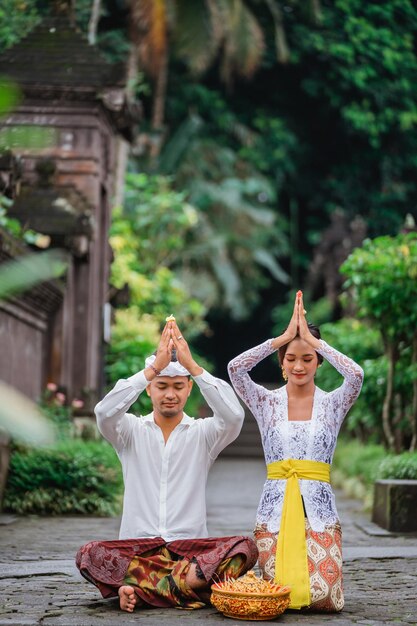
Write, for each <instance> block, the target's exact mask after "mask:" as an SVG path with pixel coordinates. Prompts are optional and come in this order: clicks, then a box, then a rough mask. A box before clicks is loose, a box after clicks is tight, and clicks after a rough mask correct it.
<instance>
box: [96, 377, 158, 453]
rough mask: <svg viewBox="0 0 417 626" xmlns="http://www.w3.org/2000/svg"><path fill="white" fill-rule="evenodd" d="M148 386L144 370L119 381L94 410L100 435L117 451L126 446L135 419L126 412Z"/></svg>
mask: <svg viewBox="0 0 417 626" xmlns="http://www.w3.org/2000/svg"><path fill="white" fill-rule="evenodd" d="M148 384H149V383H148V381H147V380H146V378H145V374H144V370H142V371H141V372H138V373H137V374H134V375H133V376H131V377H130V378H127V379H122V380H119V381H118V382H117V383H116V386H115V387H114V388H113V389H112V390H111V391H109V393H108V394H107V395H106V396H105V397H104V398H103V400H101V402H99V403H98V404H97V406H96V407H95V409H94V412H95V414H96V418H97V427H98V429H99V431H100V433H101V434H102V435H103V437H105V438H106V439H107V441H109V442H110V443H111V444H112V445H113V446H114V447H115V448H116V450H117V451H120V450H121V449H122V448H124V446H126V445H127V443H128V441H129V436H130V433H131V430H132V427H133V423H134V420H136V419H137V418H136V417H135V416H134V415H131V414H129V413H127V411H128V410H129V408H130V406H131V405H132V404H133V403H134V402H135V401H136V400H137V398H138V397H139V395H140V394H141V393H142V391H144V389H145V388H146V386H147V385H148Z"/></svg>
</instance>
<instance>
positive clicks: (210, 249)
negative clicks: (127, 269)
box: [160, 83, 291, 319]
mask: <svg viewBox="0 0 417 626" xmlns="http://www.w3.org/2000/svg"><path fill="white" fill-rule="evenodd" d="M177 87H178V91H177V92H176V93H175V95H174V96H172V97H171V98H170V100H169V105H168V110H169V115H174V116H175V122H174V123H176V131H175V133H174V134H173V136H172V138H171V139H170V141H169V142H168V144H167V146H166V147H165V149H164V151H163V153H162V155H161V159H160V167H161V168H162V170H163V171H170V172H174V180H175V186H176V187H177V188H180V189H183V190H185V191H186V193H187V198H188V199H189V201H190V202H191V203H192V204H193V206H194V207H195V208H196V209H197V211H198V217H199V225H198V228H196V229H194V230H193V231H192V233H191V234H190V237H189V238H188V240H187V250H186V253H185V254H183V256H182V259H181V263H180V264H179V265H178V268H177V272H179V275H180V277H181V279H182V280H183V282H185V284H187V286H188V287H189V289H190V291H191V293H193V294H194V295H195V296H196V297H197V298H198V299H199V300H201V301H203V302H205V303H206V305H207V306H209V307H218V308H222V309H223V308H224V309H226V310H227V312H228V313H230V314H231V315H232V317H233V318H234V319H242V318H244V317H247V316H248V314H249V313H250V311H251V309H252V308H253V306H254V305H255V304H256V303H257V302H258V299H259V292H260V291H261V289H262V288H264V287H267V286H269V285H270V284H271V282H272V281H273V280H275V281H277V282H280V283H284V284H286V283H287V282H288V275H287V274H286V272H285V271H284V269H283V268H282V266H281V264H280V261H279V259H280V258H281V257H282V256H284V254H285V253H286V252H287V251H288V235H287V231H288V226H287V223H286V220H285V219H284V218H283V217H282V215H280V214H279V213H278V212H277V211H276V200H277V192H276V185H277V183H276V181H275V180H272V181H271V180H269V179H268V178H267V177H266V176H264V174H263V172H262V171H261V170H260V169H259V167H258V161H260V160H261V159H262V158H265V154H266V153H268V152H269V151H270V150H271V146H270V145H269V146H268V147H265V145H264V143H263V142H262V139H261V137H262V132H263V130H264V129H263V128H262V124H261V121H259V127H257V128H252V127H250V126H249V125H247V124H244V123H242V120H241V119H239V117H238V116H237V115H236V113H235V112H234V111H233V109H232V107H231V105H230V103H228V102H227V101H226V100H225V98H224V97H222V95H221V94H220V93H219V92H218V91H217V90H214V89H209V88H208V87H206V86H203V85H200V84H199V85H197V84H187V83H185V84H184V85H182V84H178V85H177ZM190 110H191V111H192V114H191V115H190V114H189V111H190ZM272 125H273V122H272ZM277 125H279V121H277ZM284 134H285V133H284V131H283V132H282V135H284ZM287 135H290V133H289V132H287ZM288 143H289V144H290V143H291V137H289V138H288ZM278 144H281V147H280V154H279V155H278V152H279V148H278ZM288 151H289V148H288V150H287V146H286V145H284V143H283V142H282V136H280V138H277V140H276V145H275V152H274V154H275V155H276V160H279V159H280V163H281V165H282V164H283V163H284V162H285V156H287V153H288ZM276 178H277V180H278V175H277V177H276Z"/></svg>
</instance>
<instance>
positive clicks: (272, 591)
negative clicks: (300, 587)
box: [211, 571, 291, 621]
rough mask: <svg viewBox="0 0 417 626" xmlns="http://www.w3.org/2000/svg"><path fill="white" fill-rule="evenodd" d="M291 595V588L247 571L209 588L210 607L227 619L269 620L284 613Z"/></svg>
mask: <svg viewBox="0 0 417 626" xmlns="http://www.w3.org/2000/svg"><path fill="white" fill-rule="evenodd" d="M290 593H291V589H290V587H283V586H282V585H278V584H276V583H272V582H269V581H267V580H263V579H262V578H257V576H256V574H255V572H253V571H250V572H248V573H247V574H246V575H245V576H242V577H241V578H238V579H237V580H226V581H224V582H219V583H215V584H214V585H212V587H211V603H212V604H213V605H214V606H215V607H216V609H217V610H218V611H220V612H221V613H223V615H225V616H226V617H233V618H234V619H243V620H258V621H261V620H269V619H274V618H275V617H278V615H281V613H283V612H284V611H285V609H286V608H287V607H288V605H289V603H290Z"/></svg>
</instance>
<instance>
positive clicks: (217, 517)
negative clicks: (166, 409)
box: [0, 458, 417, 626]
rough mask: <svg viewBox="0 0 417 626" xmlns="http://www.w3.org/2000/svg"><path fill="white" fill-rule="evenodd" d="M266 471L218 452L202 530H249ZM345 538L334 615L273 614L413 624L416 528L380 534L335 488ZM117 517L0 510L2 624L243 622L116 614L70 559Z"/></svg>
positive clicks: (208, 612) (211, 616)
mask: <svg viewBox="0 0 417 626" xmlns="http://www.w3.org/2000/svg"><path fill="white" fill-rule="evenodd" d="M264 479H265V467H264V464H263V462H262V461H261V460H257V459H249V460H242V459H231V458H225V459H219V460H218V461H217V462H216V464H215V465H214V467H213V469H212V471H211V474H210V478H209V484H208V515H209V532H210V533H211V534H213V535H231V534H251V531H252V527H253V525H254V516H255V511H256V507H257V503H258V499H259V495H260V492H261V489H262V484H263V481H264ZM337 500H338V509H339V513H340V516H341V520H342V527H343V538H344V560H345V564H344V577H345V599H346V606H345V609H344V611H343V612H342V613H340V614H338V615H325V614H309V613H300V612H297V611H287V612H286V613H285V614H284V615H282V616H281V617H279V618H278V619H277V620H274V622H272V623H275V622H276V623H278V622H280V623H281V624H282V625H283V626H284V625H285V626H287V625H289V624H299V623H302V624H305V625H306V626H307V625H310V624H313V625H314V624H317V625H318V624H326V625H327V624H333V625H336V624H337V626H348V625H349V624H358V625H361V626H365V625H369V626H371V625H372V626H377V625H379V624H385V625H386V624H417V537H416V536H414V537H401V536H395V535H392V534H390V533H386V532H384V531H381V530H380V529H378V527H376V526H374V525H373V524H371V523H370V522H369V516H366V515H364V514H363V513H362V512H361V505H360V503H359V502H357V501H355V500H349V499H346V498H345V497H344V496H343V495H342V494H341V493H338V494H337ZM118 526H119V520H118V519H105V518H88V517H55V518H51V517H49V518H40V517H25V518H12V517H10V516H6V515H3V516H0V588H1V598H2V600H3V602H2V604H1V605H0V606H1V608H0V626H3V625H8V626H23V625H29V624H30V625H34V624H37V625H42V626H96V625H97V626H114V625H117V626H125V625H126V626H127V625H130V624H135V623H138V624H142V625H143V626H148V625H149V626H159V625H161V626H164V625H168V624H173V625H174V626H175V625H177V626H182V625H183V624H184V626H202V624H220V623H221V624H224V626H228V625H229V626H230V625H233V624H235V625H236V626H238V625H239V624H243V623H247V624H249V623H252V622H244V621H236V620H232V619H229V618H226V617H223V616H222V615H221V614H219V613H218V612H217V611H216V610H215V609H214V607H207V608H205V609H201V610H199V611H179V610H176V609H165V610H159V609H153V610H146V611H136V612H135V613H133V614H127V613H123V612H121V611H120V610H119V609H118V606H117V601H116V600H103V599H101V597H100V595H99V594H98V592H97V591H96V589H95V588H94V587H93V586H92V585H90V584H89V583H87V582H86V581H85V580H84V579H83V578H82V577H81V576H80V575H79V574H78V572H77V570H76V568H75V566H74V561H73V559H74V555H75V552H76V550H77V548H78V547H79V546H80V545H81V544H83V543H86V542H87V541H90V540H91V539H98V538H102V539H113V538H115V537H117V533H118Z"/></svg>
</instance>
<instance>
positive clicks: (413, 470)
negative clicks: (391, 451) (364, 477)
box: [376, 452, 417, 480]
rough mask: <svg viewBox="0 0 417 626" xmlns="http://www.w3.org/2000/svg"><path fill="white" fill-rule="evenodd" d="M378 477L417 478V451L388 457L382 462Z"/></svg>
mask: <svg viewBox="0 0 417 626" xmlns="http://www.w3.org/2000/svg"><path fill="white" fill-rule="evenodd" d="M376 477H377V478H392V479H402V480H417V452H403V453H402V454H398V455H396V456H389V457H387V458H386V459H384V460H383V461H382V462H381V463H380V465H379V467H378V470H377V474H376Z"/></svg>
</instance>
